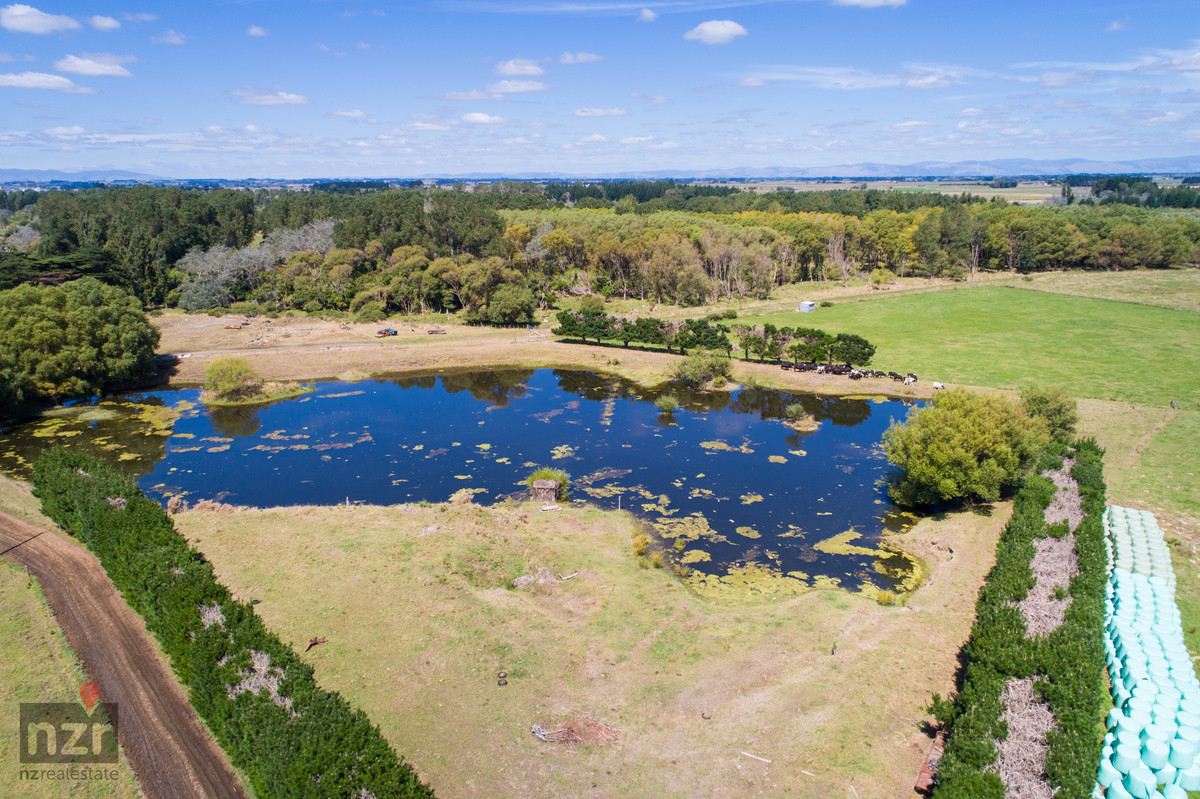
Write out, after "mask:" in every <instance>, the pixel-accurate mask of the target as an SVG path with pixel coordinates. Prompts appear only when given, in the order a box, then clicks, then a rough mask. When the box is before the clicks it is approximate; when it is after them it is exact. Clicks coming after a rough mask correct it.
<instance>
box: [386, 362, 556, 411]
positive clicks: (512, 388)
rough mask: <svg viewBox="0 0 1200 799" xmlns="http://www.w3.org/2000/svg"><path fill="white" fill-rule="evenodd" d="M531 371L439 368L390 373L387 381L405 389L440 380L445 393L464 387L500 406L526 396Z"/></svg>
mask: <svg viewBox="0 0 1200 799" xmlns="http://www.w3.org/2000/svg"><path fill="white" fill-rule="evenodd" d="M533 373H534V370H533V369H501V370H496V371H484V372H466V371H463V372H442V373H440V374H435V375H414V376H405V377H393V378H389V379H388V381H387V382H389V383H391V384H392V385H394V386H399V387H400V388H402V389H404V390H406V391H407V390H408V389H410V388H437V385H438V381H439V380H440V381H441V383H442V388H443V389H445V391H446V393H447V394H458V393H459V392H462V391H466V392H468V393H470V395H471V396H472V397H474V398H475V399H477V400H483V401H484V402H486V403H488V404H489V405H495V406H497V407H499V408H503V407H505V406H506V405H508V403H509V401H510V400H513V399H516V398H517V397H523V396H525V392H526V391H528V390H529V385H528V384H529V379H530V378H531V377H533Z"/></svg>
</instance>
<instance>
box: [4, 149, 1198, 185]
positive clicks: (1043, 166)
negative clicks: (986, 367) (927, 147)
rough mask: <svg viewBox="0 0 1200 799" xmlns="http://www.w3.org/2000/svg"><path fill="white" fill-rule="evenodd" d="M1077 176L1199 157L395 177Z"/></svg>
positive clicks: (55, 176) (7, 174)
mask: <svg viewBox="0 0 1200 799" xmlns="http://www.w3.org/2000/svg"><path fill="white" fill-rule="evenodd" d="M1079 174H1105V175H1121V174H1149V175H1154V174H1200V155H1191V156H1180V157H1177V158H1137V159H1131V160H1127V161H1093V160H1089V159H1086V158H1061V159H1053V160H1039V159H1033V158H1000V159H995V160H992V161H920V162H918V163H914V164H879V163H871V162H867V163H859V164H842V165H837V166H818V167H782V166H777V167H742V168H736V167H735V168H731V169H701V170H683V169H670V170H666V169H660V170H645V171H639V172H619V173H611V174H598V173H582V172H516V173H514V172H507V173H506V172H472V173H466V174H455V175H447V174H440V175H439V174H425V175H419V176H417V175H409V176H403V177H402V178H395V179H409V178H414V177H421V178H424V179H442V180H445V179H454V180H503V179H509V180H588V179H590V180H602V179H610V180H611V179H621V180H665V179H669V178H673V179H675V180H742V179H744V180H784V179H787V178H795V179H807V180H812V179H816V178H850V179H855V178H859V179H868V180H869V179H884V178H922V177H928V178H979V177H1024V176H1029V177H1032V176H1047V177H1053V176H1058V175H1079ZM347 179H349V180H353V179H368V180H378V179H380V178H361V177H359V178H355V177H345V176H343V177H340V178H330V177H324V178H309V179H307V180H296V179H288V180H286V181H285V180H284V179H279V181H272V180H270V179H255V180H253V181H242V180H239V179H237V178H224V179H216V180H201V179H190V178H177V177H162V176H160V175H148V174H145V173H141V172H129V171H125V170H117V169H109V170H81V171H78V172H66V171H62V170H53V169H4V168H0V182H4V183H21V182H30V183H52V182H68V183H90V182H97V183H117V182H135V183H178V182H197V183H206V182H212V183H226V182H229V183H245V182H254V183H269V182H296V183H303V182H312V181H315V180H347Z"/></svg>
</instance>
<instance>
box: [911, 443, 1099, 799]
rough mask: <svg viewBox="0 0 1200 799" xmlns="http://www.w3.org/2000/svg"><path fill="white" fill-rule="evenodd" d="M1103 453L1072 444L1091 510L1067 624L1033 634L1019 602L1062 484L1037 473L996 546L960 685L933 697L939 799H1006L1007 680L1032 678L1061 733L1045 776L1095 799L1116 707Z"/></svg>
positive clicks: (1067, 796) (1053, 737)
mask: <svg viewBox="0 0 1200 799" xmlns="http://www.w3.org/2000/svg"><path fill="white" fill-rule="evenodd" d="M1054 446H1055V445H1052V449H1053V447H1054ZM1059 454H1061V450H1060V453H1059ZM1102 457H1103V450H1102V449H1101V448H1100V447H1099V446H1098V445H1097V444H1096V443H1095V441H1092V440H1090V439H1089V440H1080V441H1078V442H1076V444H1075V446H1074V458H1075V465H1074V466H1073V467H1072V469H1071V476H1072V477H1073V478H1074V479H1075V481H1076V483H1077V484H1078V485H1079V490H1080V493H1081V495H1082V498H1083V510H1084V514H1085V515H1084V518H1083V521H1082V522H1081V523H1080V524H1079V526H1078V527H1077V528H1076V530H1075V550H1076V554H1077V556H1078V559H1079V561H1078V566H1079V573H1078V574H1077V575H1075V576H1074V577H1072V578H1071V582H1070V587H1069V594H1070V596H1071V603H1070V605H1069V607H1068V608H1067V611H1066V620H1065V621H1064V622H1063V624H1062V625H1061V626H1059V627H1058V628H1057V629H1056V630H1054V631H1053V632H1051V633H1050V634H1048V635H1045V636H1041V637H1033V638H1031V637H1026V627H1025V620H1024V618H1023V617H1022V615H1021V611H1020V609H1019V608H1018V607H1017V606H1016V603H1017V602H1020V601H1021V600H1022V599H1024V598H1025V597H1026V596H1027V595H1028V593H1029V591H1030V589H1032V588H1033V586H1034V577H1033V574H1032V572H1031V570H1030V561H1031V560H1032V558H1033V555H1034V551H1035V550H1034V540H1035V538H1040V537H1042V536H1045V535H1047V534H1048V533H1049V532H1050V530H1049V528H1048V526H1047V525H1046V522H1045V517H1044V511H1045V509H1046V507H1047V506H1048V505H1049V504H1050V501H1051V499H1052V498H1053V496H1054V493H1055V491H1056V488H1055V486H1054V485H1053V484H1052V483H1051V482H1050V481H1049V480H1046V479H1045V478H1043V477H1038V476H1034V477H1030V478H1028V479H1027V480H1026V481H1025V483H1024V485H1023V487H1022V488H1021V490H1020V491H1019V492H1018V494H1017V497H1016V500H1015V503H1014V506H1013V515H1012V519H1011V520H1010V521H1009V523H1008V526H1007V527H1006V528H1005V530H1004V532H1003V533H1002V534H1001V537H1000V543H999V545H998V546H997V550H996V565H995V567H994V568H993V569H992V571H991V573H990V574H989V575H988V580H987V583H986V584H985V585H984V587H983V589H982V590H981V591H980V594H979V600H978V602H977V603H976V606H975V613H976V620H975V626H974V627H973V628H972V630H971V636H970V638H969V639H968V641H967V644H966V646H965V647H964V649H963V660H964V662H965V664H966V673H965V678H964V680H963V684H962V689H961V690H960V691H959V693H958V695H957V697H955V699H954V701H953V702H950V701H946V700H942V699H940V698H939V697H936V696H935V697H934V703H933V710H934V715H935V716H937V718H938V721H939V722H941V723H942V724H944V725H946V727H947V729H948V735H947V738H946V747H945V752H944V754H943V756H942V760H941V764H940V766H939V769H938V775H937V785H936V787H935V790H934V794H933V796H934V797H935V799H1003V797H1004V796H1005V786H1004V784H1003V783H1002V782H1001V780H1000V777H999V776H998V775H997V774H996V773H995V772H994V771H991V770H989V767H993V766H994V764H995V762H996V747H995V742H997V741H1000V740H1003V739H1004V738H1005V737H1007V735H1008V729H1007V725H1006V724H1005V722H1004V721H1003V720H1002V719H1001V715H1002V713H1003V710H1004V708H1003V706H1002V702H1001V695H1002V693H1003V692H1004V687H1005V684H1006V682H1007V681H1008V680H1010V679H1024V678H1034V679H1035V680H1036V683H1035V684H1036V690H1037V695H1038V697H1039V698H1040V700H1041V701H1043V702H1045V703H1046V704H1047V705H1048V706H1049V708H1050V710H1051V712H1053V714H1054V718H1055V722H1056V729H1054V730H1052V731H1051V732H1050V733H1049V734H1048V736H1047V758H1046V780H1047V782H1048V783H1049V784H1050V785H1052V786H1057V788H1058V790H1057V793H1056V794H1055V796H1056V797H1057V798H1058V799H1087V797H1089V796H1091V794H1092V789H1093V788H1094V786H1095V782H1096V764H1097V763H1098V762H1099V760H1100V750H1101V748H1102V747H1103V740H1104V732H1105V727H1104V716H1105V713H1106V712H1107V711H1108V708H1109V707H1111V701H1110V699H1109V696H1108V691H1107V673H1106V670H1105V655H1104V586H1105V582H1106V581H1107V578H1108V559H1107V555H1106V553H1105V548H1104V525H1103V515H1104V495H1105V494H1104V492H1105V485H1104V476H1103V467H1102ZM1056 458H1057V455H1056V454H1055V453H1053V452H1049V453H1043V465H1049V466H1050V468H1055V467H1054V465H1053V463H1052V462H1053V461H1054V460H1055V459H1056ZM1059 466H1061V460H1060V461H1059Z"/></svg>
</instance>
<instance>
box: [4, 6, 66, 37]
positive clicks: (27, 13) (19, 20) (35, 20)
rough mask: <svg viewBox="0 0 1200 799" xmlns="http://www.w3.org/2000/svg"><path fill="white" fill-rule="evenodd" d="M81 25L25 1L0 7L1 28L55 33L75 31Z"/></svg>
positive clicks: (25, 31)
mask: <svg viewBox="0 0 1200 799" xmlns="http://www.w3.org/2000/svg"><path fill="white" fill-rule="evenodd" d="M79 27H80V25H79V23H78V22H77V21H75V20H74V19H72V18H71V17H64V16H63V15H61V14H47V13H46V12H44V11H38V10H37V9H36V8H34V7H33V6H27V5H25V4H24V3H13V4H12V5H10V6H5V7H4V8H0V28H4V29H5V30H10V31H15V32H17V33H55V32H57V31H73V30H77V29H78V28H79Z"/></svg>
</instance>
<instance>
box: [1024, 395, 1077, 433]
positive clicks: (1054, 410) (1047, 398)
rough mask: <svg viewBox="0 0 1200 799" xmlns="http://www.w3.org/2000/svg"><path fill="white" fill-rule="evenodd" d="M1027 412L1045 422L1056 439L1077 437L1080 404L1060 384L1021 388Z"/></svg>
mask: <svg viewBox="0 0 1200 799" xmlns="http://www.w3.org/2000/svg"><path fill="white" fill-rule="evenodd" d="M1021 402H1022V403H1024V405H1025V412H1026V413H1028V414H1029V415H1030V416H1032V417H1033V418H1035V419H1041V420H1042V421H1043V422H1045V424H1046V427H1047V429H1048V430H1049V431H1050V436H1051V437H1052V438H1054V439H1055V440H1056V441H1070V440H1071V439H1072V438H1074V437H1075V425H1076V424H1078V422H1079V406H1078V404H1077V403H1076V402H1075V399H1074V398H1073V397H1072V396H1071V395H1070V394H1068V393H1067V392H1066V391H1064V390H1063V389H1062V388H1060V387H1058V386H1025V387H1023V388H1022V389H1021Z"/></svg>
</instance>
